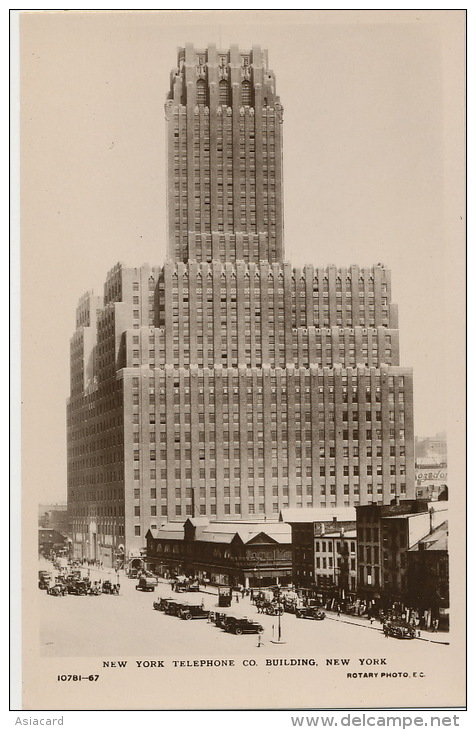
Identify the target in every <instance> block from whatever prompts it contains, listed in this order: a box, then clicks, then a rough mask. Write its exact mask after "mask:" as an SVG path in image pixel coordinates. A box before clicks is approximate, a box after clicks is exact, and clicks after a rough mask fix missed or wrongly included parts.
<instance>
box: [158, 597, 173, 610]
mask: <svg viewBox="0 0 476 730" xmlns="http://www.w3.org/2000/svg"><path fill="white" fill-rule="evenodd" d="M169 603H177V600H176V599H175V598H158V599H157V600H156V601H154V603H153V604H152V605H153V607H154V609H155V610H156V611H165V607H166V606H167V604H169Z"/></svg>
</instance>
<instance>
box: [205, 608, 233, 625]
mask: <svg viewBox="0 0 476 730" xmlns="http://www.w3.org/2000/svg"><path fill="white" fill-rule="evenodd" d="M209 618H210V621H211V622H212V623H214V624H215V626H218V628H219V629H224V628H225V626H226V622H227V621H228V619H229V618H231V617H230V616H228V614H226V613H219V612H214V611H211V612H210V615H209Z"/></svg>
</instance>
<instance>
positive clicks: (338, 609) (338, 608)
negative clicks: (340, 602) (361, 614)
mask: <svg viewBox="0 0 476 730" xmlns="http://www.w3.org/2000/svg"><path fill="white" fill-rule="evenodd" d="M339 616H340V606H337V618H339Z"/></svg>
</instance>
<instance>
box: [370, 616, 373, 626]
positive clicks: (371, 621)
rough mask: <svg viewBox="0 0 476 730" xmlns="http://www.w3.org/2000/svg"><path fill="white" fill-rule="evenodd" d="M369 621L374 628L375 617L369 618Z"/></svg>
mask: <svg viewBox="0 0 476 730" xmlns="http://www.w3.org/2000/svg"><path fill="white" fill-rule="evenodd" d="M369 621H370V625H371V626H372V624H373V622H374V617H373V616H369Z"/></svg>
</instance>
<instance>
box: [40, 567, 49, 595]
mask: <svg viewBox="0 0 476 730" xmlns="http://www.w3.org/2000/svg"><path fill="white" fill-rule="evenodd" d="M52 577H53V576H52V574H51V572H50V571H49V570H39V571H38V588H41V590H42V591H46V590H47V589H48V586H49V585H50V582H51V579H52Z"/></svg>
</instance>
